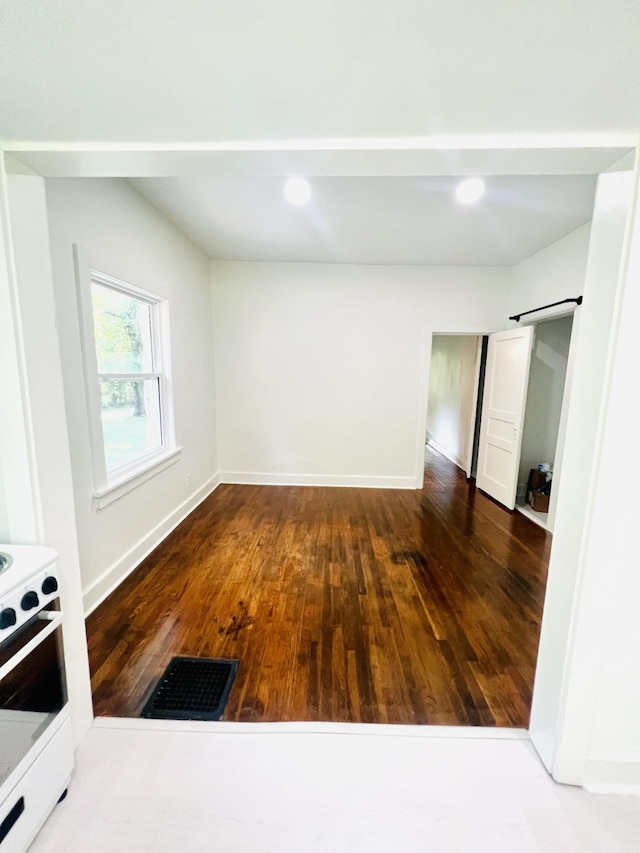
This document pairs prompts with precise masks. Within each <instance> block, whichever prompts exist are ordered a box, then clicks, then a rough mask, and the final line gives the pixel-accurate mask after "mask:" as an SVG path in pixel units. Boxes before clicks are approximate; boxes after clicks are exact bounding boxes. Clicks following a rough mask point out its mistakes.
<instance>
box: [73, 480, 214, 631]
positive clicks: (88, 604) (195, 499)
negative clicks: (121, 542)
mask: <svg viewBox="0 0 640 853" xmlns="http://www.w3.org/2000/svg"><path fill="white" fill-rule="evenodd" d="M220 483H221V479H220V475H219V474H215V475H214V476H213V477H211V479H209V480H207V482H206V483H205V484H204V485H203V486H201V487H200V488H199V489H198V490H197V491H195V492H194V493H193V494H192V495H191V497H189V498H187V500H186V501H183V503H181V504H180V505H179V506H178V507H176V509H175V510H173V512H171V513H169V515H168V516H167V517H166V518H165V519H163V521H161V522H160V523H159V524H157V525H156V526H155V527H154V528H153V529H152V530H150V531H149V532H148V533H147V534H146V535H145V536H143V537H142V538H141V539H140V540H139V541H138V543H137V544H136V545H134V546H133V548H130V549H129V550H128V551H127V553H126V554H124V555H123V556H122V557H121V558H120V559H119V560H117V561H116V562H115V563H113V564H112V565H111V566H110V567H109V568H108V569H107V570H106V571H105V572H104V573H103V574H102V575H101V576H100V577H99V578H98V579H97V580H95V581H94V582H93V583H92V584H90V585H89V586H88V587H87V588H86V589H85V590H83V595H82V599H83V604H84V613H85V617H86V616H88V615H89V614H90V613H91V612H92V611H94V610H95V609H96V607H97V606H98V605H99V604H101V603H102V602H103V601H104V600H105V598H107V596H109V595H111V593H112V592H113V591H114V589H116V587H118V586H119V585H120V584H121V583H122V581H123V580H124V579H125V578H126V577H128V576H129V575H130V574H131V572H132V571H133V570H134V569H135V568H137V567H138V566H139V565H140V563H141V562H142V560H144V558H145V557H147V556H148V555H149V554H150V553H151V552H152V551H153V549H154V548H157V547H158V545H159V544H160V543H161V542H162V541H163V540H164V539H165V538H166V537H167V536H168V535H169V534H170V533H171V531H172V530H175V528H176V527H177V526H178V525H179V524H180V522H181V521H184V519H185V518H186V517H187V516H188V515H189V513H190V512H192V511H193V510H194V509H195V508H196V507H197V506H198V505H199V504H200V503H202V501H203V500H204V499H205V498H206V497H208V496H209V495H210V494H211V493H212V492H214V491H215V490H216V489H217V487H218V486H219V485H220Z"/></svg>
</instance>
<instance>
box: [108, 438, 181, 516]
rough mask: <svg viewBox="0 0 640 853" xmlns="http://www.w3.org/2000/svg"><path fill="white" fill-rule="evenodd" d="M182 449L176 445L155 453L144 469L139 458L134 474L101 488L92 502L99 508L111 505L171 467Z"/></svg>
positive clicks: (178, 457)
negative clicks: (141, 467)
mask: <svg viewBox="0 0 640 853" xmlns="http://www.w3.org/2000/svg"><path fill="white" fill-rule="evenodd" d="M181 451H182V447H174V448H172V449H171V450H168V451H164V452H163V453H161V454H154V456H153V459H152V460H150V462H149V465H148V467H146V468H144V469H143V470H142V471H141V470H140V468H139V465H140V460H138V470H137V471H134V472H133V473H132V474H129V475H128V476H126V477H124V479H122V480H119V481H118V482H116V483H112V484H111V485H109V486H107V488H106V489H100V490H99V491H95V492H94V493H93V496H92V497H93V501H92V503H93V506H94V508H95V509H98V510H100V509H104V508H105V507H106V506H109V504H112V503H113V502H114V501H117V500H119V499H120V498H121V497H123V496H124V495H126V494H128V493H129V492H130V491H131V490H132V489H136V488H137V487H138V486H140V485H142V483H146V481H147V480H150V479H151V478H152V477H155V476H156V474H160V473H161V472H162V471H166V470H167V468H170V467H171V465H175V463H176V462H177V461H178V460H179V459H180V453H181Z"/></svg>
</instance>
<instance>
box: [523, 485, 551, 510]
mask: <svg viewBox="0 0 640 853" xmlns="http://www.w3.org/2000/svg"><path fill="white" fill-rule="evenodd" d="M527 503H528V504H529V506H530V507H531V509H533V510H535V511H536V512H549V495H543V494H542V492H536V491H530V490H529V491H527Z"/></svg>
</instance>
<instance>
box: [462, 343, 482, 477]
mask: <svg viewBox="0 0 640 853" xmlns="http://www.w3.org/2000/svg"><path fill="white" fill-rule="evenodd" d="M483 337H484V336H483V335H478V336H477V343H476V364H475V368H474V371H473V393H472V396H471V414H470V416H469V430H468V432H467V458H466V459H465V460H464V473H465V474H466V475H467V479H469V478H470V477H471V473H472V472H471V468H472V465H473V445H474V444H475V441H474V439H475V437H476V420H477V418H476V415H477V410H478V391H479V390H480V367H481V365H482V340H483Z"/></svg>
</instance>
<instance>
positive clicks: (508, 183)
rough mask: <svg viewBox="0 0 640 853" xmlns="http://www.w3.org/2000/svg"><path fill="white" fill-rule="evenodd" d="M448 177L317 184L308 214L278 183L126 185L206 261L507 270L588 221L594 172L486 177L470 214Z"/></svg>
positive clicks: (197, 180) (191, 180)
mask: <svg viewBox="0 0 640 853" xmlns="http://www.w3.org/2000/svg"><path fill="white" fill-rule="evenodd" d="M458 180H459V178H454V177H446V176H440V177H424V178H420V177H316V178H313V179H312V180H311V182H312V187H313V198H312V201H311V203H310V204H309V205H307V206H306V207H291V206H290V205H289V204H287V202H286V201H285V199H284V197H283V194H282V188H283V180H282V178H279V177H246V176H243V177H173V178H136V179H132V180H131V181H130V183H131V184H132V185H133V186H134V187H135V189H136V190H138V192H140V193H141V194H142V195H143V196H145V198H147V199H148V200H149V201H150V202H151V203H152V204H154V205H155V206H156V207H157V208H158V209H159V210H160V211H162V212H163V213H164V214H165V215H166V216H167V217H168V218H169V219H170V220H171V221H172V222H174V223H175V224H176V225H177V226H178V227H179V228H180V229H181V230H182V231H184V232H185V233H186V234H187V235H188V236H189V237H190V238H191V239H192V240H193V242H194V243H195V244H196V245H198V246H199V247H200V248H201V249H202V250H203V251H204V252H205V254H207V255H208V256H209V257H211V258H217V259H224V260H249V261H313V262H328V263H375V264H430V265H479V266H511V265H513V264H516V263H519V262H520V261H522V260H524V259H525V258H527V257H529V256H530V255H532V254H533V253H534V252H537V251H538V250H540V249H542V248H543V247H545V246H547V245H549V244H550V243H553V242H555V241H556V240H558V239H560V238H561V237H563V236H565V235H566V234H568V233H570V232H571V231H573V230H575V229H576V228H578V227H579V226H580V225H583V224H584V223H586V222H588V221H589V220H590V219H591V212H592V209H593V199H594V192H595V183H596V178H595V176H593V175H553V176H544V175H536V176H532V175H517V176H511V177H510V176H504V175H501V176H493V177H490V178H487V180H486V184H487V191H486V194H485V196H484V197H483V198H482V200H481V201H480V202H479V203H478V204H477V205H475V206H473V207H465V206H461V205H459V204H458V203H457V202H456V201H455V199H454V194H453V190H454V188H455V185H456V184H457V182H458Z"/></svg>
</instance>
